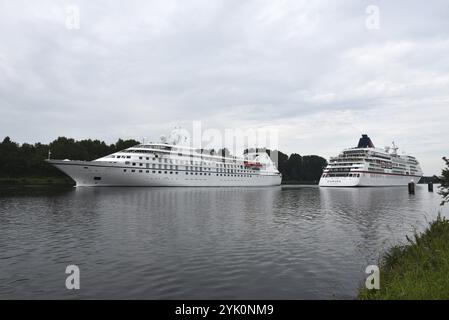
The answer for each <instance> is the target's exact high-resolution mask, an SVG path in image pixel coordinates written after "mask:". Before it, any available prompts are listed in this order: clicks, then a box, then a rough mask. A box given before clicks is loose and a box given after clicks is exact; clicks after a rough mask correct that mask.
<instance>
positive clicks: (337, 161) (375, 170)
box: [319, 134, 423, 187]
mask: <svg viewBox="0 0 449 320" xmlns="http://www.w3.org/2000/svg"><path fill="white" fill-rule="evenodd" d="M422 175H423V173H422V170H421V166H420V164H419V162H418V161H417V160H416V158H415V157H412V156H410V155H405V154H403V155H399V154H398V148H397V147H396V145H395V144H394V142H393V146H392V147H385V148H384V149H380V148H376V147H375V146H374V144H373V142H372V141H371V139H370V138H369V137H368V135H365V134H364V135H362V138H361V139H360V141H359V144H358V146H357V147H355V148H349V149H345V150H343V152H342V153H341V154H340V155H338V156H337V157H333V158H330V161H329V165H328V166H327V167H326V168H325V169H324V171H323V175H322V177H321V179H320V183H319V185H320V186H321V187H387V186H405V185H408V184H409V183H410V182H415V183H418V182H419V180H420V179H421V177H422Z"/></svg>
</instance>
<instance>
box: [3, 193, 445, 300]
mask: <svg viewBox="0 0 449 320" xmlns="http://www.w3.org/2000/svg"><path fill="white" fill-rule="evenodd" d="M439 202H440V197H439V196H438V194H437V193H436V192H435V193H429V192H427V188H426V187H424V186H417V190H416V194H415V195H413V196H411V195H409V194H408V193H407V188H406V187H405V188H402V187H396V188H360V189H352V188H341V189H338V188H337V189H334V188H321V189H320V188H318V187H315V186H312V187H307V186H282V187H264V188H119V187H117V188H78V189H75V188H67V189H60V188H58V189H55V188H41V187H40V188H19V189H5V190H3V189H2V191H1V192H0V246H1V250H0V261H1V268H0V298H32V299H37V298H118V299H120V298H141V299H186V298H190V299H315V298H324V299H333V298H343V299H345V298H348V299H350V298H353V297H354V296H355V294H356V291H357V288H358V286H359V285H360V284H361V282H362V280H363V279H364V277H365V274H364V270H365V267H366V266H367V265H369V264H376V263H377V261H378V258H379V254H380V253H381V252H382V251H384V250H385V249H387V248H388V247H390V246H391V245H394V244H397V243H398V242H399V241H403V240H404V239H405V234H410V233H412V232H413V230H414V228H415V227H417V228H418V230H421V229H423V228H424V227H425V225H426V221H427V220H431V219H432V218H434V217H435V216H436V214H437V212H438V210H439ZM445 210H446V211H445V212H443V213H444V214H446V215H447V213H448V212H447V208H445ZM69 264H75V265H77V266H79V268H80V273H81V289H80V290H78V291H68V290H66V289H65V278H66V274H65V273H64V271H65V268H66V266H67V265H69Z"/></svg>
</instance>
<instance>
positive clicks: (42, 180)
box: [0, 176, 438, 186]
mask: <svg viewBox="0 0 449 320" xmlns="http://www.w3.org/2000/svg"><path fill="white" fill-rule="evenodd" d="M424 178H426V177H424ZM427 183H428V180H426V179H421V181H420V182H419V183H418V184H427ZM435 184H438V182H435ZM27 185H29V186H52V185H58V186H59V185H66V186H74V185H75V181H73V180H72V179H71V178H69V177H65V176H62V177H14V178H9V177H0V186H27ZM281 185H313V186H316V185H318V181H297V180H285V181H282V183H281Z"/></svg>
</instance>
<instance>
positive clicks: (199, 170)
mask: <svg viewBox="0 0 449 320" xmlns="http://www.w3.org/2000/svg"><path fill="white" fill-rule="evenodd" d="M186 140H187V137H185V136H183V135H182V134H181V133H180V130H177V129H175V130H173V131H172V133H171V134H170V135H169V137H168V138H166V137H162V138H161V141H160V142H158V143H149V144H140V145H136V146H134V147H131V148H128V149H125V150H122V151H120V152H116V153H113V154H110V155H107V156H105V157H102V158H99V159H96V160H94V161H74V160H68V159H65V160H52V159H48V160H47V161H48V163H50V164H51V165H53V166H55V167H56V168H58V169H59V170H61V171H63V172H64V173H65V174H67V175H68V176H70V177H71V178H72V179H73V180H74V181H75V182H76V186H77V187H97V186H98V187H99V186H103V187H106V186H108V187H112V186H141V187H152V186H184V187H222V186H227V187H250V186H251V187H253V186H277V185H280V184H281V178H282V177H281V174H280V173H279V171H278V170H277V168H276V166H275V164H274V163H273V162H272V160H271V159H270V157H269V155H268V154H267V153H266V151H265V150H262V151H258V150H256V152H247V153H245V154H244V155H243V157H234V156H219V155H211V154H210V153H207V154H205V153H204V152H201V150H198V149H195V148H192V147H188V146H185V141H186Z"/></svg>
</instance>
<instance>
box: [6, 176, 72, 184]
mask: <svg viewBox="0 0 449 320" xmlns="http://www.w3.org/2000/svg"><path fill="white" fill-rule="evenodd" d="M17 185H32V186H34V185H67V186H74V185H75V182H74V181H73V180H72V179H70V178H69V177H20V178H0V186H17Z"/></svg>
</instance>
